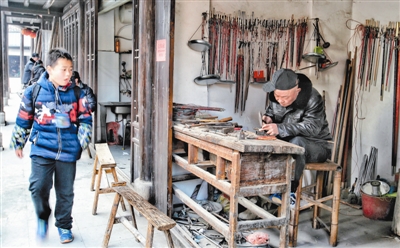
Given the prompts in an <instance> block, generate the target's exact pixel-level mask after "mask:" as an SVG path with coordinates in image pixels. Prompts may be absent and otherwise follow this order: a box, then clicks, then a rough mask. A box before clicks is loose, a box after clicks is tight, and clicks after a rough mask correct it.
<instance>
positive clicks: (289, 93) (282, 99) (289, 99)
mask: <svg viewBox="0 0 400 248" xmlns="http://www.w3.org/2000/svg"><path fill="white" fill-rule="evenodd" d="M300 91H301V89H300V88H299V86H295V87H294V88H291V89H290V90H275V91H274V96H275V99H276V100H277V101H278V103H279V104H280V105H281V106H282V107H285V108H286V107H288V106H290V105H291V104H292V103H293V102H294V101H296V99H297V96H298V95H299V92H300Z"/></svg>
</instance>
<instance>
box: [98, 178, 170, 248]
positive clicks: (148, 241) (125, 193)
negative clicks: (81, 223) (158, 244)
mask: <svg viewBox="0 0 400 248" xmlns="http://www.w3.org/2000/svg"><path fill="white" fill-rule="evenodd" d="M112 186H113V187H112V189H114V190H115V192H116V193H117V194H116V195H115V198H114V202H113V206H112V209H111V213H110V218H109V219H108V225H107V229H106V232H105V234H104V240H103V247H108V242H109V240H110V237H111V232H112V229H113V226H114V224H117V223H122V224H123V225H124V226H125V227H126V228H127V229H128V230H129V231H130V232H131V233H132V234H133V235H134V236H135V238H136V240H137V241H138V242H140V243H142V244H143V245H145V247H149V248H150V247H152V246H153V237H154V227H155V228H157V230H159V231H163V232H164V234H165V236H166V238H167V245H168V247H174V244H173V242H172V236H171V233H170V231H169V230H170V229H171V228H173V227H174V226H175V225H176V222H175V221H174V220H172V219H171V218H169V217H168V216H167V215H166V214H164V213H163V212H161V211H160V210H159V209H158V208H156V207H155V206H154V205H152V204H150V203H149V202H148V201H146V200H145V199H144V198H143V197H142V196H140V195H139V194H137V193H136V192H135V191H133V190H132V189H131V188H129V187H128V186H126V183H125V182H121V183H112ZM124 198H125V199H126V200H127V201H128V202H129V204H130V208H131V215H129V216H120V217H116V214H117V209H118V204H119V202H123V199H124ZM121 200H122V201H121ZM134 209H136V210H137V211H138V212H139V213H141V214H142V215H143V216H144V217H145V218H146V219H147V222H148V224H147V236H146V238H145V237H143V235H142V234H141V233H140V232H139V230H138V228H137V224H136V218H135V213H134ZM129 220H131V221H132V223H130V222H129Z"/></svg>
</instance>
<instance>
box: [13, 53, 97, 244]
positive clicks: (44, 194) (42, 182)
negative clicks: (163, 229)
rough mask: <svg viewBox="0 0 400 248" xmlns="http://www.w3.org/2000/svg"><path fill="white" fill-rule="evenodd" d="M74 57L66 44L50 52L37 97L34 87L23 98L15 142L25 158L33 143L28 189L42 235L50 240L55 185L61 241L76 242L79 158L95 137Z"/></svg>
mask: <svg viewBox="0 0 400 248" xmlns="http://www.w3.org/2000/svg"><path fill="white" fill-rule="evenodd" d="M72 70H73V63H72V57H71V55H70V54H69V53H68V52H67V51H66V50H65V49H62V48H56V49H52V50H50V51H49V55H48V60H47V65H46V71H45V72H44V75H42V76H41V77H40V79H39V81H38V82H37V83H36V84H39V85H40V90H39V92H38V93H37V97H36V100H34V99H33V94H32V92H33V88H34V87H35V85H32V86H29V87H28V88H27V89H26V90H25V91H24V95H23V97H22V100H21V105H20V108H19V112H18V115H17V120H16V124H15V127H14V130H13V134H12V138H11V143H10V146H11V148H13V149H15V154H16V155H17V156H18V157H19V158H22V157H23V153H22V150H23V148H24V146H25V144H26V142H27V140H28V139H29V141H30V142H32V145H31V153H30V158H31V166H32V169H31V175H30V178H29V183H30V185H29V190H30V191H31V196H32V201H33V203H34V206H35V211H36V215H37V218H38V229H37V236H38V237H39V238H41V239H44V238H46V236H47V229H48V219H49V216H50V214H51V208H50V205H49V195H50V189H51V188H52V186H53V176H54V188H55V191H56V205H55V212H54V216H55V219H56V222H55V226H56V227H57V228H58V232H59V235H60V241H61V243H69V242H72V241H73V239H74V237H73V235H72V232H71V228H72V216H71V212H72V205H73V200H74V181H75V173H76V161H77V160H78V159H80V157H81V153H82V150H83V149H86V148H87V146H88V144H89V142H90V139H91V135H92V131H91V130H92V115H91V113H90V110H89V109H88V107H86V106H87V104H82V103H83V102H86V101H87V99H86V96H85V94H84V92H83V91H79V92H80V94H79V98H78V99H77V97H76V96H75V95H76V94H75V91H74V87H76V85H75V83H74V82H71V80H70V78H71V75H72Z"/></svg>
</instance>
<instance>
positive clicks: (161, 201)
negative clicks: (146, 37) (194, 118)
mask: <svg viewBox="0 0 400 248" xmlns="http://www.w3.org/2000/svg"><path fill="white" fill-rule="evenodd" d="M155 8H156V9H155V23H156V24H155V37H156V41H155V43H156V44H155V46H156V49H155V51H156V52H157V53H158V56H157V54H156V55H155V57H156V62H155V63H156V64H155V68H156V71H155V83H154V87H155V91H154V101H155V102H154V109H155V110H156V111H155V112H154V117H155V118H154V119H155V121H154V128H155V132H154V136H155V138H156V141H157V142H155V143H154V149H153V151H154V154H153V157H154V165H153V166H154V168H157V169H155V170H154V191H155V197H156V206H157V208H158V209H160V210H161V211H163V212H164V213H167V212H168V214H169V215H170V214H172V183H171V181H169V180H168V178H169V177H172V104H173V103H172V100H173V73H174V66H173V65H174V22H175V0H172V1H169V0H164V1H157V4H156V6H155ZM166 130H167V132H166ZM158 168H159V169H158ZM169 182H170V183H171V184H170V185H168V183H169ZM166 185H168V187H165V186H166Z"/></svg>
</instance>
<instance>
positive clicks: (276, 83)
mask: <svg viewBox="0 0 400 248" xmlns="http://www.w3.org/2000/svg"><path fill="white" fill-rule="evenodd" d="M296 81H297V74H296V73H295V72H294V71H292V70H290V69H280V70H277V71H276V72H275V73H274V74H273V75H272V80H271V81H269V82H267V83H266V84H264V85H263V90H264V91H265V92H272V91H274V90H290V89H292V88H294V87H295V86H296V85H297V82H296Z"/></svg>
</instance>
